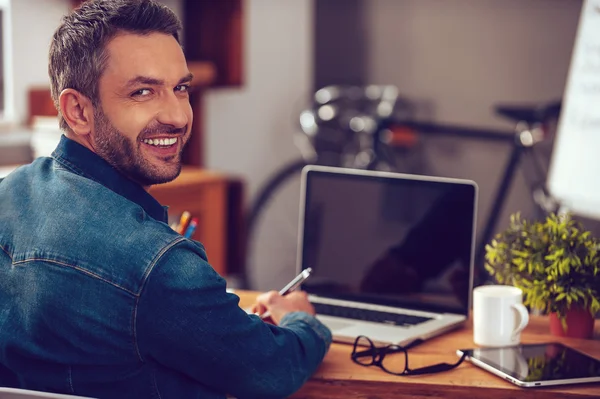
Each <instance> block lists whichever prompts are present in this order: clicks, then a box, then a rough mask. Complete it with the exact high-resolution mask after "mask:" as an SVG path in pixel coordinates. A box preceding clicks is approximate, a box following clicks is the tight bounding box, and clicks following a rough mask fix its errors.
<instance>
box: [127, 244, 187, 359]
mask: <svg viewBox="0 0 600 399" xmlns="http://www.w3.org/2000/svg"><path fill="white" fill-rule="evenodd" d="M183 241H185V238H184V237H178V238H177V239H175V240H173V241H172V242H171V243H169V244H167V245H166V246H165V247H164V248H163V249H162V250H161V251H160V252H159V253H158V254H157V255H156V257H155V258H154V259H153V260H152V262H150V265H149V267H148V269H147V270H146V273H144V276H143V277H142V283H141V284H140V289H139V291H138V292H137V294H136V295H135V304H134V306H133V314H132V318H131V321H132V323H131V333H132V337H133V344H134V346H135V351H136V352H137V355H138V357H139V359H140V361H142V362H144V358H143V357H142V353H141V351H140V348H139V345H138V342H137V328H136V325H137V310H138V305H139V302H140V297H141V296H142V291H143V290H144V287H145V286H146V281H148V277H149V276H150V273H151V272H152V271H153V270H154V266H156V264H157V263H158V261H159V260H160V259H161V258H162V257H163V255H164V254H165V253H166V252H167V251H168V250H170V249H171V248H173V247H174V246H175V245H177V244H179V243H180V242H183Z"/></svg>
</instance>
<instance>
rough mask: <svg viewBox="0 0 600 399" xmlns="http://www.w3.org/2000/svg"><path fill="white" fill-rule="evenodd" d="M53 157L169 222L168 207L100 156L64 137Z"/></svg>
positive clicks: (150, 213) (157, 217)
mask: <svg viewBox="0 0 600 399" xmlns="http://www.w3.org/2000/svg"><path fill="white" fill-rule="evenodd" d="M52 158H54V159H55V160H56V161H57V162H60V163H61V164H64V165H65V166H67V167H68V168H69V169H70V170H72V171H73V172H75V173H77V174H79V175H81V176H83V177H86V178H88V179H91V180H94V181H96V182H98V183H100V184H102V185H103V186H105V187H106V188H108V189H109V190H112V191H114V192H115V193H117V194H119V195H120V196H122V197H125V198H127V199H128V200H130V201H132V202H134V203H136V204H138V205H139V206H141V207H142V208H143V209H144V211H146V213H148V214H149V215H150V216H151V217H152V218H154V219H156V220H159V221H161V222H165V223H167V222H168V216H167V207H163V206H162V205H161V204H160V203H159V202H158V201H156V199H154V197H152V196H151V195H150V194H148V192H147V191H146V190H144V188H143V187H142V186H140V185H139V184H138V183H136V182H134V181H133V180H130V179H129V178H127V177H126V176H125V175H123V174H122V173H121V172H119V171H118V170H117V169H115V168H114V167H113V166H111V165H110V164H109V163H108V162H106V161H105V160H104V159H103V158H102V157H100V156H99V155H98V154H96V153H95V152H93V151H90V150H89V149H87V148H86V147H84V146H82V145H81V144H79V143H77V142H76V141H73V140H71V139H69V138H67V137H66V136H65V135H64V134H63V135H62V136H61V138H60V142H59V143H58V146H57V147H56V149H55V150H54V152H53V153H52Z"/></svg>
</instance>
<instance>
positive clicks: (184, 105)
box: [158, 93, 190, 129]
mask: <svg viewBox="0 0 600 399" xmlns="http://www.w3.org/2000/svg"><path fill="white" fill-rule="evenodd" d="M188 108H189V103H188V102H186V101H184V100H183V99H181V98H178V97H177V96H176V95H175V94H174V93H173V94H171V95H169V96H167V97H166V98H165V99H164V101H162V104H161V108H160V110H159V113H158V121H159V122H160V123H161V124H163V125H171V126H173V127H175V128H178V129H180V128H184V127H185V126H187V124H188V123H189V122H190V121H189V116H188V113H187V112H186V111H187V109H188Z"/></svg>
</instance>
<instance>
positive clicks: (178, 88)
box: [175, 85, 190, 93]
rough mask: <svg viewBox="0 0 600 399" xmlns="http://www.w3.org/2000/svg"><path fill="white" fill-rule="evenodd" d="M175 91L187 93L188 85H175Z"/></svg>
mask: <svg viewBox="0 0 600 399" xmlns="http://www.w3.org/2000/svg"><path fill="white" fill-rule="evenodd" d="M175 91H178V92H180V93H187V92H188V91H190V85H177V86H175Z"/></svg>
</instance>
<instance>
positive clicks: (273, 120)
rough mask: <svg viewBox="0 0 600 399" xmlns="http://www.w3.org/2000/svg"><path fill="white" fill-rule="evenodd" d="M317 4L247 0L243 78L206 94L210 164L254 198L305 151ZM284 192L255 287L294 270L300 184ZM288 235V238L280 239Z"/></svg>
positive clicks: (255, 272) (261, 245)
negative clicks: (303, 118)
mask: <svg viewBox="0 0 600 399" xmlns="http://www.w3.org/2000/svg"><path fill="white" fill-rule="evenodd" d="M312 10H313V1H312V0H285V1H281V0H246V2H245V3H244V18H245V20H244V24H245V25H244V29H245V31H244V40H245V43H244V51H245V52H244V62H245V66H244V73H245V76H244V84H243V86H242V87H241V88H233V89H213V90H209V91H208V92H207V94H206V97H205V121H206V122H205V134H206V135H205V143H206V162H207V166H208V167H210V168H213V169H218V170H223V171H227V172H231V173H235V174H237V175H240V176H242V177H244V178H245V181H246V184H247V185H246V189H247V191H246V198H247V199H248V200H250V199H252V198H253V197H254V195H255V193H256V191H257V189H258V187H259V185H260V184H262V183H263V182H264V181H265V180H266V179H267V177H268V176H269V175H270V174H271V173H273V172H274V171H275V170H276V169H277V168H279V167H280V166H282V165H283V164H285V163H286V162H288V161H289V160H291V159H294V158H296V157H298V156H299V152H298V150H297V149H296V147H295V146H294V144H293V133H294V131H296V130H297V129H298V128H297V123H296V121H297V118H298V114H299V112H300V111H301V109H302V107H303V106H305V105H306V99H307V95H308V94H309V93H310V89H311V86H312V51H313V46H312V18H313V14H312ZM286 198H288V199H289V200H286V201H283V202H282V203H281V207H276V208H275V209H274V215H275V219H278V220H279V223H276V224H274V225H270V226H269V227H268V228H266V229H265V230H264V234H261V236H260V237H258V238H257V241H256V242H255V244H254V245H253V248H255V249H256V252H255V253H254V254H253V256H252V257H251V260H250V265H249V268H251V269H252V281H255V282H256V281H259V280H260V284H259V283H257V284H259V285H255V286H254V287H256V288H260V289H279V288H280V287H279V285H280V284H285V283H286V282H287V281H285V280H288V281H289V279H291V277H293V273H294V271H295V265H294V263H293V259H294V258H295V251H296V248H295V240H296V238H295V237H296V236H295V234H296V231H295V225H296V223H297V220H296V218H297V216H295V215H297V206H298V194H297V190H292V194H291V195H289V196H288V197H286ZM288 222H289V223H288ZM290 223H291V225H290ZM281 226H283V227H284V228H286V231H285V232H284V233H281V232H280V231H279V230H278V229H279V228H280V227H281ZM282 234H283V235H285V237H287V238H288V239H287V240H286V241H285V243H282V244H279V243H277V239H278V237H281V235H282ZM290 255H291V257H290ZM290 259H291V260H290ZM274 276H277V278H275V277H274Z"/></svg>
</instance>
